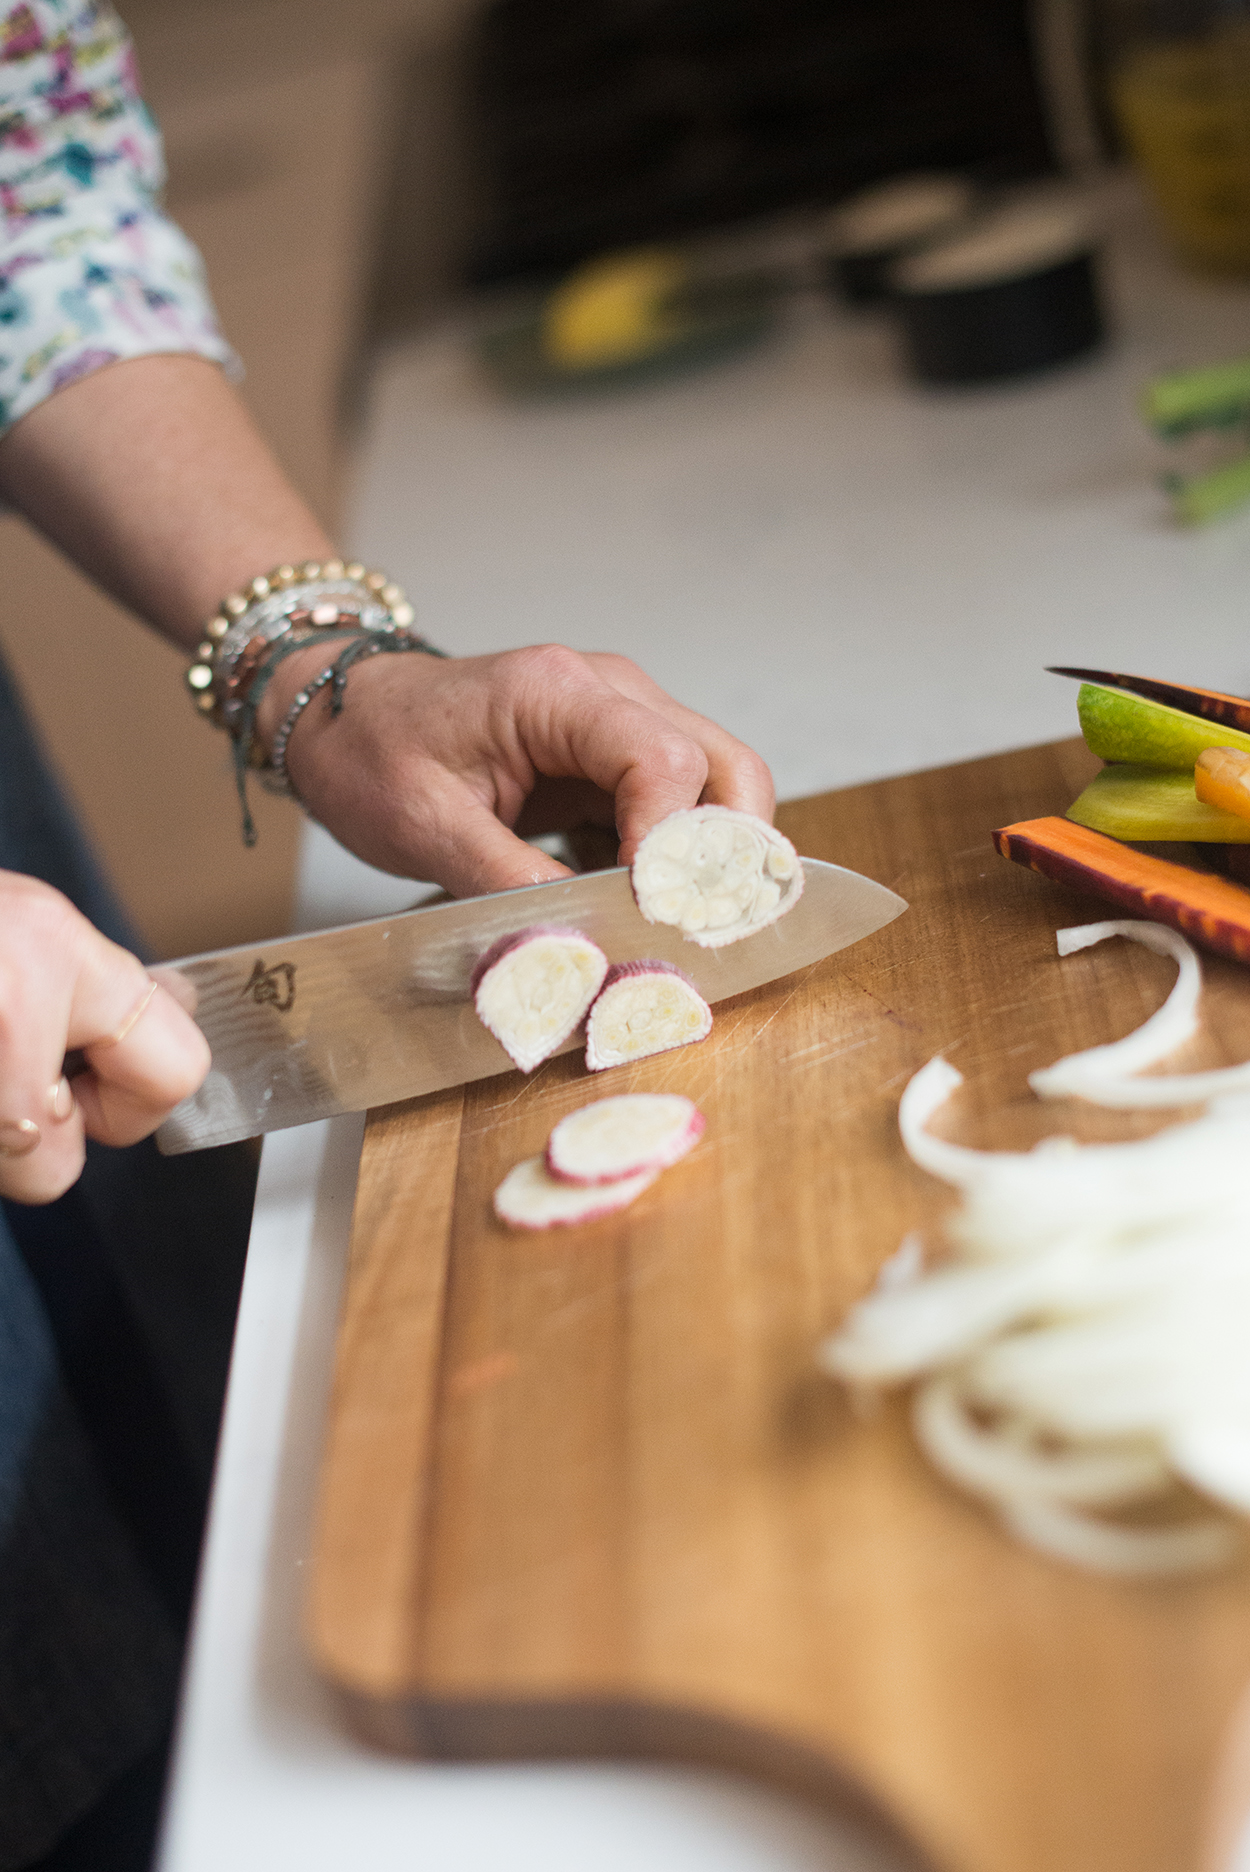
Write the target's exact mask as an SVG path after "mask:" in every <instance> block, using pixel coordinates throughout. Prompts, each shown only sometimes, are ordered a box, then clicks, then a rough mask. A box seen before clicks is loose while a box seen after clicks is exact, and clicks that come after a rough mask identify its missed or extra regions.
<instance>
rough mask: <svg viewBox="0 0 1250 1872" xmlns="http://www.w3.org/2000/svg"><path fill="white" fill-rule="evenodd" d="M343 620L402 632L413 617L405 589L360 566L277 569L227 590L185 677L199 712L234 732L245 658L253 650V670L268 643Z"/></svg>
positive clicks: (329, 563)
mask: <svg viewBox="0 0 1250 1872" xmlns="http://www.w3.org/2000/svg"><path fill="white" fill-rule="evenodd" d="M344 614H349V615H351V616H352V618H353V619H354V621H355V622H356V624H357V625H358V626H359V627H360V628H361V629H362V630H385V629H386V628H387V627H388V626H389V627H390V628H391V629H404V628H405V627H406V626H407V625H409V624H411V623H412V617H413V612H412V606H411V605H410V604H409V603H408V601H407V599H406V598H405V596H404V593H403V590H402V588H401V587H400V586H398V585H396V584H395V582H394V580H393V579H391V578H389V577H388V576H387V574H386V573H385V572H368V571H366V570H365V567H364V566H363V565H362V564H361V563H360V561H359V560H355V561H350V562H348V563H346V564H345V563H344V562H343V560H341V559H327V560H315V559H309V560H305V562H304V563H303V565H301V566H298V567H297V566H294V565H280V566H275V567H274V569H273V571H272V572H267V573H263V574H261V576H260V577H258V578H254V579H253V580H252V581H251V583H250V584H249V585H247V586H245V587H244V589H243V590H241V591H234V592H230V593H229V595H228V596H227V597H225V598H223V599H222V601H221V604H220V605H219V606H218V607H217V610H216V611H215V612H214V613H213V615H212V617H211V618H209V620H208V622H207V624H206V625H205V626H204V638H203V641H202V643H201V644H200V646H199V649H198V651H197V652H196V660H195V662H194V663H193V664H192V665H191V667H190V669H189V670H188V671H187V687H188V688H189V689H190V691H191V694H192V697H193V698H194V701H195V706H196V708H197V709H198V710H199V711H200V713H201V714H203V715H207V716H209V717H211V718H212V719H213V720H214V721H215V722H216V723H217V724H218V725H219V726H221V727H231V726H232V725H233V720H232V718H233V717H234V716H235V715H237V711H238V705H239V700H240V698H239V694H238V689H239V684H238V682H237V681H236V680H235V678H236V671H237V670H238V666H239V664H240V663H241V661H242V660H243V658H244V655H245V653H246V652H248V651H249V650H252V651H253V669H254V667H255V658H256V656H257V655H258V654H259V652H260V651H262V650H263V649H264V646H265V645H266V644H269V643H272V642H274V640H275V639H276V638H278V637H282V636H285V635H286V634H287V633H288V632H289V631H291V630H293V629H299V628H301V627H302V626H311V627H312V628H313V629H321V628H325V627H326V626H329V625H334V624H337V623H338V621H339V619H340V618H341V617H342V616H343V615H344ZM253 646H255V649H254V650H253Z"/></svg>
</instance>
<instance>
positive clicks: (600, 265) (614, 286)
mask: <svg viewBox="0 0 1250 1872" xmlns="http://www.w3.org/2000/svg"><path fill="white" fill-rule="evenodd" d="M686 279H687V269H686V264H685V262H684V261H683V260H682V259H681V258H679V256H678V255H677V254H675V253H673V252H671V251H670V250H669V249H667V248H663V247H656V248H651V249H646V250H643V251H637V252H633V253H626V254H614V255H611V256H609V257H608V258H607V259H603V260H592V261H590V262H589V263H588V264H587V265H586V266H582V267H578V269H577V271H576V272H574V273H571V274H570V275H569V277H568V279H567V280H565V281H564V283H563V285H561V286H558V287H557V288H556V290H555V292H553V293H552V295H551V298H550V299H549V300H548V302H547V308H546V311H545V313H544V316H543V349H544V350H545V351H546V353H547V355H548V357H549V358H550V359H551V360H552V362H553V363H555V364H558V365H560V366H561V367H562V368H564V369H565V370H594V369H602V368H604V367H610V366H612V365H615V364H628V363H632V362H633V361H634V360H636V359H640V358H644V357H646V356H647V355H648V354H649V353H650V352H652V351H654V350H656V349H657V348H659V347H660V346H661V345H664V344H666V343H667V342H668V341H669V340H670V339H671V338H672V337H673V336H674V334H675V331H676V323H675V320H674V318H673V316H672V312H671V301H672V299H673V296H674V295H675V294H676V293H677V292H679V291H680V289H681V287H682V286H683V285H684V284H685V283H686Z"/></svg>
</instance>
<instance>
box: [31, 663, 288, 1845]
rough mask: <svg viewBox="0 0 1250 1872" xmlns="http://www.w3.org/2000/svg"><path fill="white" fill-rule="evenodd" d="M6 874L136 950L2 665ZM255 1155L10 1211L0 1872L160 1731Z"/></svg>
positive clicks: (99, 1163)
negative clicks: (64, 899) (15, 874)
mask: <svg viewBox="0 0 1250 1872" xmlns="http://www.w3.org/2000/svg"><path fill="white" fill-rule="evenodd" d="M0 869H5V870H13V871H22V872H26V873H28V874H30V875H33V876H38V877H41V878H43V879H45V880H46V881H47V882H48V883H51V884H54V885H55V886H56V887H57V888H58V889H59V890H62V891H64V893H65V894H66V896H68V897H69V898H71V899H72V901H73V902H74V903H75V904H77V906H78V908H79V909H80V910H82V911H83V912H84V914H85V915H86V916H88V917H89V918H90V919H91V921H92V922H93V923H95V924H96V925H97V926H98V927H99V928H100V929H102V930H104V931H105V932H106V933H107V934H108V935H110V936H111V937H113V939H114V940H115V941H117V942H121V943H123V944H125V945H126V946H127V947H128V948H131V949H136V950H137V949H138V944H137V942H136V939H135V937H134V935H133V934H132V933H131V932H130V931H129V930H128V928H127V926H126V920H125V917H124V915H123V913H122V911H121V909H120V908H119V906H118V904H117V902H116V900H115V898H114V896H113V894H112V892H111V891H110V890H109V888H108V885H107V884H106V882H105V880H104V878H103V876H102V874H101V872H100V870H99V867H98V866H97V864H96V862H95V861H94V859H93V857H92V855H91V853H90V851H89V850H88V848H87V845H86V843H85V841H84V839H83V837H82V835H81V833H80V831H79V829H78V827H77V826H76V824H75V821H74V817H73V814H72V812H71V810H70V808H69V806H68V804H67V802H66V799H65V797H64V795H63V793H62V791H61V790H60V788H59V787H58V785H57V784H56V781H55V779H54V777H53V775H52V773H51V771H50V769H49V766H48V763H47V760H46V758H45V757H44V755H43V753H42V751H41V749H40V747H39V746H38V744H37V741H36V739H35V737H34V735H33V733H32V731H31V728H30V726H29V723H28V721H27V720H26V718H25V716H24V714H23V712H22V710H21V706H20V703H19V701H18V698H17V696H16V693H15V691H14V688H13V685H12V682H11V680H10V679H9V677H8V676H7V673H6V671H5V670H4V667H3V665H2V664H0ZM254 1163H255V1159H254V1154H253V1153H252V1152H251V1151H249V1150H248V1149H247V1147H243V1148H242V1149H239V1148H238V1147H230V1148H228V1149H226V1150H220V1151H206V1152H202V1153H200V1154H199V1155H197V1156H194V1157H185V1158H176V1159H171V1160H168V1161H166V1160H163V1159H161V1158H160V1157H158V1156H157V1155H156V1153H155V1151H154V1150H153V1148H152V1146H151V1145H150V1144H148V1145H140V1146H137V1147H136V1148H135V1149H134V1150H126V1151H108V1150H102V1149H97V1148H95V1147H92V1149H91V1151H90V1152H89V1161H88V1166H87V1169H86V1171H85V1173H84V1175H83V1177H82V1178H81V1179H80V1181H79V1183H78V1184H76V1185H75V1187H74V1189H72V1190H71V1191H69V1192H68V1193H67V1195H66V1196H64V1197H63V1198H62V1199H61V1200H60V1201H59V1202H57V1203H53V1204H50V1205H48V1206H46V1207H42V1208H27V1207H25V1206H23V1205H20V1204H15V1203H5V1204H3V1206H2V1208H0V1872H16V1868H19V1867H24V1866H27V1865H29V1864H30V1863H31V1862H32V1861H33V1860H35V1859H37V1858H39V1857H41V1856H42V1855H43V1854H45V1853H46V1852H47V1851H48V1850H49V1849H50V1848H51V1847H52V1846H53V1845H54V1843H55V1842H56V1841H57V1840H58V1839H59V1838H60V1837H61V1836H62V1835H63V1834H64V1833H65V1832H66V1830H67V1829H68V1828H69V1827H70V1826H71V1825H72V1824H73V1822H74V1821H75V1820H77V1819H78V1818H79V1816H80V1815H82V1814H83V1813H84V1812H86V1811H87V1810H88V1809H89V1808H91V1807H92V1806H93V1804H94V1803H95V1802H96V1801H97V1800H98V1798H99V1797H100V1795H101V1794H102V1793H103V1792H104V1790H106V1789H107V1788H108V1787H109V1786H110V1784H112V1783H114V1782H116V1781H117V1780H118V1778H119V1777H120V1776H121V1775H122V1774H124V1772H125V1771H126V1770H127V1769H128V1768H129V1767H130V1766H131V1764H133V1763H134V1762H136V1761H137V1760H138V1759H139V1758H140V1757H141V1756H143V1755H145V1754H147V1753H148V1752H149V1751H150V1750H151V1749H152V1747H153V1745H154V1744H155V1743H156V1742H157V1741H158V1740H159V1739H160V1737H161V1736H162V1735H163V1734H164V1733H165V1732H166V1731H167V1729H168V1726H169V1723H170V1721H171V1717H172V1712H173V1708H174V1702H175V1697H176V1691H177V1679H178V1671H179V1663H180V1656H181V1647H182V1641H183V1638H184V1635H185V1628H186V1622H187V1618H188V1615H189V1609H190V1603H191V1596H192V1592H193V1588H194V1580H195V1568H196V1562H197V1555H198V1548H199V1539H200V1533H201V1529H202V1522H203V1514H204V1506H205V1502H206V1499H207V1492H208V1486H209V1480H210V1476H211V1468H212V1460H213V1449H214V1444H215V1439H216V1431H217V1423H218V1419H219V1415H220V1408H221V1398H222V1393H223V1389H224V1383H225V1373H226V1366H227V1362H228V1355H229V1340H230V1333H231V1329H232V1323H233V1317H234V1309H235V1306H236V1304H237V1297H238V1286H239V1281H240V1279H241V1274H242V1257H243V1251H244V1248H245V1244H246V1237H247V1227H248V1218H249V1215H250V1209H251V1198H252V1191H253V1186H254V1177H255V1172H254Z"/></svg>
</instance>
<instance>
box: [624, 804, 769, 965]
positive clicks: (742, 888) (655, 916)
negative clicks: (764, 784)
mask: <svg viewBox="0 0 1250 1872" xmlns="http://www.w3.org/2000/svg"><path fill="white" fill-rule="evenodd" d="M630 882H631V884H632V885H633V888H634V898H635V901H636V902H637V905H638V908H639V909H640V910H641V912H642V914H643V916H644V917H645V918H646V919H647V922H648V923H670V924H673V925H674V926H675V927H676V928H677V929H679V930H680V931H681V933H682V935H683V936H685V937H686V938H687V939H688V940H689V941H690V942H696V943H698V944H700V946H701V947H702V948H704V949H719V948H721V947H723V945H724V944H725V943H732V942H740V941H741V939H742V938H743V937H744V936H753V935H754V934H755V932H756V930H761V929H765V928H767V926H768V925H769V924H770V923H775V922H776V921H777V918H778V917H780V916H784V915H785V913H786V911H787V910H791V909H793V907H794V905H795V904H796V903H797V902H798V900H799V898H800V897H801V896H802V894H803V867H802V865H801V864H800V863H799V859H798V854H797V853H796V852H795V849H794V847H793V845H792V844H791V843H790V841H789V839H788V838H785V837H783V836H782V834H781V833H780V832H778V831H777V830H776V829H775V827H773V826H770V825H768V824H767V823H766V821H765V820H763V819H757V818H755V817H754V816H753V814H751V813H744V812H734V811H732V810H731V809H730V808H729V807H727V806H692V807H690V808H689V809H688V810H687V811H684V812H675V813H670V814H669V816H668V818H667V819H661V821H660V823H659V825H658V826H655V827H654V828H653V829H652V831H650V832H648V834H647V836H646V838H645V839H644V840H643V841H642V844H641V845H640V846H639V847H638V853H637V856H636V857H635V859H634V862H633V866H632V868H631V871H630Z"/></svg>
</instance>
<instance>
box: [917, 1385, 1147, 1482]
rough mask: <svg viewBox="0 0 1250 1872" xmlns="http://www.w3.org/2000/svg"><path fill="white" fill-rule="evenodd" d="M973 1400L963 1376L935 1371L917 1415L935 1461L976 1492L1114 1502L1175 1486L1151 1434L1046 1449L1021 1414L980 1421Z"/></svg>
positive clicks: (920, 1437)
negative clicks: (1147, 1438) (990, 1424)
mask: <svg viewBox="0 0 1250 1872" xmlns="http://www.w3.org/2000/svg"><path fill="white" fill-rule="evenodd" d="M967 1403H968V1401H967V1398H966V1396H965V1395H964V1393H963V1391H962V1389H961V1387H960V1384H959V1381H958V1380H957V1379H956V1378H954V1377H942V1378H931V1379H930V1380H929V1382H928V1383H927V1384H925V1385H922V1386H921V1387H920V1389H919V1390H918V1391H917V1393H916V1397H915V1402H914V1403H913V1406H912V1422H913V1424H914V1425H915V1429H916V1440H917V1441H918V1443H919V1444H920V1447H921V1448H922V1449H923V1450H924V1452H925V1454H926V1455H927V1456H928V1457H929V1459H930V1461H931V1462H933V1463H934V1464H935V1466H936V1467H937V1468H939V1469H942V1470H944V1471H945V1472H946V1474H947V1475H949V1476H950V1477H951V1479H952V1480H953V1481H955V1482H958V1483H960V1484H961V1486H962V1487H964V1488H966V1489H970V1490H972V1492H973V1493H974V1494H978V1495H988V1496H990V1497H991V1498H992V1499H993V1498H1001V1499H1002V1500H1005V1501H1014V1500H1018V1499H1022V1498H1030V1497H1031V1498H1033V1499H1035V1500H1038V1501H1050V1502H1066V1503H1069V1504H1075V1503H1083V1502H1096V1503H1099V1504H1101V1505H1103V1506H1107V1507H1109V1506H1111V1505H1113V1504H1116V1503H1119V1502H1127V1501H1139V1500H1141V1499H1142V1498H1143V1497H1145V1496H1150V1495H1158V1494H1161V1493H1162V1492H1163V1491H1164V1490H1165V1489H1167V1488H1169V1487H1170V1486H1171V1483H1172V1476H1171V1473H1170V1471H1169V1469H1168V1465H1167V1463H1166V1461H1165V1460H1164V1459H1163V1457H1162V1456H1161V1455H1160V1453H1159V1451H1158V1450H1157V1449H1154V1448H1151V1446H1150V1445H1149V1444H1148V1443H1146V1442H1138V1443H1133V1444H1120V1445H1118V1446H1117V1445H1116V1444H1113V1443H1106V1444H1102V1445H1090V1444H1086V1445H1084V1446H1082V1445H1079V1444H1069V1445H1066V1446H1063V1447H1061V1448H1058V1449H1051V1450H1043V1449H1042V1448H1040V1447H1039V1446H1038V1443H1037V1439H1036V1437H1033V1438H1030V1437H1029V1436H1028V1435H1027V1433H1022V1425H1021V1420H1019V1419H1003V1420H1002V1421H1001V1424H1000V1425H999V1426H998V1427H995V1428H990V1429H984V1428H978V1426H977V1425H976V1424H975V1423H974V1422H973V1420H972V1418H971V1417H970V1416H969V1414H968V1408H967Z"/></svg>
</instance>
